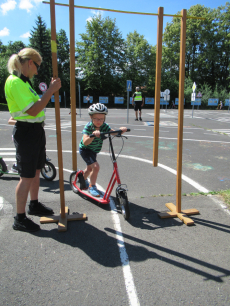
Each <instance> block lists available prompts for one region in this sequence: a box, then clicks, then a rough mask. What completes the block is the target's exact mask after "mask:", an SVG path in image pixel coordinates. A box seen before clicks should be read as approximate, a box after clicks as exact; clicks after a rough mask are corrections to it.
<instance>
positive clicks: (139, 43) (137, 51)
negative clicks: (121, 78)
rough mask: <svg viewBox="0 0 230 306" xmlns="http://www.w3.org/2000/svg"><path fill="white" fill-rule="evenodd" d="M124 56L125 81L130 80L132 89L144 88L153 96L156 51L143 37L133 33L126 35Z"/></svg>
mask: <svg viewBox="0 0 230 306" xmlns="http://www.w3.org/2000/svg"><path fill="white" fill-rule="evenodd" d="M125 55H126V64H125V79H127V80H132V84H133V86H134V88H133V89H135V87H136V86H144V87H146V89H148V90H149V91H150V92H152V94H153V91H154V87H155V84H154V83H155V67H156V49H155V48H153V47H152V46H151V45H149V43H148V42H147V40H146V39H145V38H144V36H143V35H140V34H139V33H137V31H134V32H133V33H129V34H128V35H127V39H126V49H125Z"/></svg>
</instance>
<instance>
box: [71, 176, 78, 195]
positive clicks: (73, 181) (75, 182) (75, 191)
mask: <svg viewBox="0 0 230 306" xmlns="http://www.w3.org/2000/svg"><path fill="white" fill-rule="evenodd" d="M76 174H77V171H74V172H72V173H71V174H70V177H69V183H70V187H71V189H72V190H73V192H74V193H79V191H78V189H77V188H76V185H77V182H78V178H77V179H76ZM78 184H79V183H78Z"/></svg>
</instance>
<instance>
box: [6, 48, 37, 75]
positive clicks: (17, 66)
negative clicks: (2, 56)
mask: <svg viewBox="0 0 230 306" xmlns="http://www.w3.org/2000/svg"><path fill="white" fill-rule="evenodd" d="M30 59H31V60H32V61H34V62H36V63H39V62H40V63H41V62H42V57H41V55H40V54H39V53H38V52H37V51H36V50H34V49H32V48H24V49H22V50H21V51H19V52H18V54H13V55H11V57H10V59H9V61H8V64H7V68H8V71H9V73H10V74H16V75H17V76H18V77H20V76H21V73H22V64H24V63H25V62H26V61H28V60H30Z"/></svg>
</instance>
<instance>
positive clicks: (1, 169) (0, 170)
mask: <svg viewBox="0 0 230 306" xmlns="http://www.w3.org/2000/svg"><path fill="white" fill-rule="evenodd" d="M3 172H7V166H6V163H5V162H4V160H3V159H2V158H0V176H3V174H4V173H3Z"/></svg>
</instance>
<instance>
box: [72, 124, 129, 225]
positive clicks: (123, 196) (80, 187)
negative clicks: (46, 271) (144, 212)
mask: <svg viewBox="0 0 230 306" xmlns="http://www.w3.org/2000/svg"><path fill="white" fill-rule="evenodd" d="M127 132H130V129H127ZM113 133H117V135H115V136H114V137H121V139H122V140H123V145H124V138H126V139H127V137H126V136H123V135H121V133H122V131H121V130H116V131H110V132H105V133H101V135H100V136H101V137H102V138H103V139H107V138H109V147H110V153H111V160H112V163H113V173H112V176H111V178H110V181H109V183H108V186H107V189H106V191H105V193H104V195H103V198H95V197H93V196H91V195H90V194H89V193H87V192H86V191H84V190H86V186H85V179H84V177H83V174H84V172H83V171H82V170H77V171H74V172H72V173H71V174H70V179H69V181H70V186H71V189H72V190H73V192H74V193H76V194H78V193H80V194H82V195H84V196H86V197H87V198H89V199H93V200H95V201H97V202H98V203H100V204H109V202H110V199H109V197H110V195H111V193H112V191H113V188H114V185H115V183H116V182H117V185H118V186H117V188H116V200H117V202H118V204H119V206H120V209H121V213H122V215H123V217H124V219H125V220H128V219H129V217H130V209H129V201H128V197H127V190H128V189H127V185H126V184H121V180H120V176H119V172H118V166H117V161H116V160H117V158H118V156H119V154H120V153H121V151H122V148H123V145H122V148H121V151H120V152H119V154H118V155H117V157H115V153H114V149H113V143H112V137H111V134H113ZM105 135H108V137H106V136H105ZM90 137H91V138H92V137H95V136H94V135H93V134H92V135H90Z"/></svg>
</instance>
